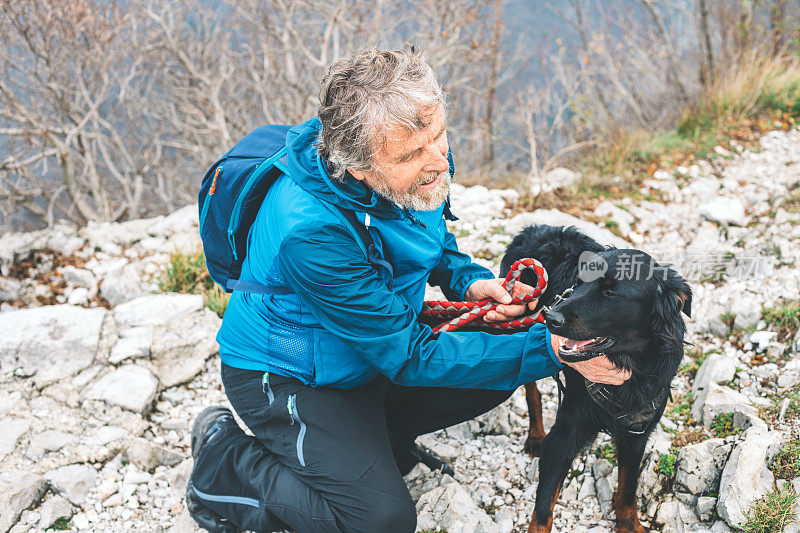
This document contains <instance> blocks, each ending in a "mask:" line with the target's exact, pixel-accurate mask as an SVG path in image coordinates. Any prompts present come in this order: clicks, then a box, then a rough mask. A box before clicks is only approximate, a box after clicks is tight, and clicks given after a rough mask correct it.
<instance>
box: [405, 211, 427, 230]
mask: <svg viewBox="0 0 800 533" xmlns="http://www.w3.org/2000/svg"><path fill="white" fill-rule="evenodd" d="M403 212H404V213H405V214H406V215H407V216H408V218H410V219H411V222H413V223H414V224H417V225H418V226H422V229H428V226H426V225H425V223H424V222H422V221H421V220H420V219H418V218H417V217H415V216H414V215H412V214H411V211H409V210H408V209H406V208H403Z"/></svg>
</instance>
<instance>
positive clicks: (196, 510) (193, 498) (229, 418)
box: [186, 406, 240, 533]
mask: <svg viewBox="0 0 800 533" xmlns="http://www.w3.org/2000/svg"><path fill="white" fill-rule="evenodd" d="M225 427H236V428H237V429H238V428H239V425H238V424H237V423H236V420H234V419H233V413H232V412H231V410H230V409H226V408H225V407H219V406H216V407H206V408H205V409H203V412H201V413H200V414H199V415H197V418H196V419H195V421H194V425H193V426H192V458H194V459H195V460H196V459H197V456H198V454H199V453H200V450H201V449H202V448H203V446H205V445H206V444H207V443H208V441H209V440H211V439H212V438H213V437H214V435H216V434H217V433H218V432H219V431H221V430H222V429H224V428H225ZM186 510H187V511H189V516H191V517H192V519H194V521H195V522H197V525H198V526H200V527H202V528H204V529H206V530H208V531H209V533H239V532H240V529H239V528H238V527H236V525H234V524H233V523H231V522H230V521H229V520H227V519H225V518H223V517H221V516H220V515H218V514H217V513H215V512H214V511H212V510H211V509H209V508H208V507H206V506H205V505H203V500H202V499H201V498H200V496H198V494H197V492H196V491H195V489H194V484H193V483H192V481H191V479H190V480H189V482H188V483H187V484H186Z"/></svg>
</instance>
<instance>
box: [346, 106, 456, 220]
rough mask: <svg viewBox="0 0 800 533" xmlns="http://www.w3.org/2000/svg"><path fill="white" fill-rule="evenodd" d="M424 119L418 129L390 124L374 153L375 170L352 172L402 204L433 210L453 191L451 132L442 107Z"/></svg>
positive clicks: (390, 198) (413, 207) (407, 206)
mask: <svg viewBox="0 0 800 533" xmlns="http://www.w3.org/2000/svg"><path fill="white" fill-rule="evenodd" d="M423 121H424V123H425V124H426V125H425V127H423V128H422V129H421V130H419V131H415V132H409V131H408V130H407V129H405V128H404V127H402V126H396V125H389V126H387V127H386V128H385V130H384V137H383V144H382V145H381V147H380V148H379V149H378V151H377V152H376V153H375V155H374V156H373V157H374V158H375V170H374V171H372V172H360V171H352V170H351V171H350V172H351V174H353V176H354V177H355V178H356V179H358V180H363V181H365V182H366V184H367V185H369V186H370V187H372V189H373V190H374V191H375V192H377V193H378V194H380V195H381V196H384V197H386V198H388V199H389V200H391V201H393V202H394V203H396V204H398V205H400V206H401V207H405V208H407V209H415V210H418V211H432V210H434V209H436V208H437V207H439V206H440V205H442V202H444V200H445V198H447V193H448V192H449V190H450V172H449V171H448V170H449V168H450V165H449V163H448V161H447V133H446V132H445V118H444V112H443V110H442V108H441V106H440V107H436V108H434V109H430V110H428V111H427V112H426V113H423Z"/></svg>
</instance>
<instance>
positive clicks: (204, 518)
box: [186, 481, 241, 533]
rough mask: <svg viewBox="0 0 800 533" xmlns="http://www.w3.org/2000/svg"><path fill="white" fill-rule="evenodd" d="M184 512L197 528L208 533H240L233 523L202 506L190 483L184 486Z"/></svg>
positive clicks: (201, 501)
mask: <svg viewBox="0 0 800 533" xmlns="http://www.w3.org/2000/svg"><path fill="white" fill-rule="evenodd" d="M186 510H187V511H189V516H191V517H192V519H193V520H194V521H195V522H196V523H197V525H198V526H200V527H202V528H203V529H205V530H207V531H208V533H240V532H241V530H240V529H239V528H238V527H236V526H235V525H234V524H233V523H231V522H230V521H228V520H227V519H225V518H222V517H221V516H220V515H218V514H217V513H215V512H214V511H212V510H211V509H209V508H208V507H206V506H205V505H203V500H201V499H200V497H199V496H198V495H197V493H196V492H195V491H194V485H193V484H192V482H191V481H189V483H187V484H186Z"/></svg>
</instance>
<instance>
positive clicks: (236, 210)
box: [228, 146, 286, 261]
mask: <svg viewBox="0 0 800 533" xmlns="http://www.w3.org/2000/svg"><path fill="white" fill-rule="evenodd" d="M284 155H286V147H285V146H284V147H283V148H281V149H280V150H278V151H277V152H276V153H275V155H273V156H272V157H270V158H269V159H266V160H264V161H262V162H261V163H260V164H259V165H258V166H257V167H256V168H255V170H253V172H252V173H251V174H250V177H249V178H247V182H245V184H244V187H242V190H241V191H239V196H237V197H236V202H235V203H234V204H233V209H232V210H231V221H230V224H228V242H229V243H230V245H231V251H233V259H234V260H237V261H238V260H239V256H238V254H237V253H236V239H235V237H234V236H235V235H236V230H237V229H239V219H240V218H241V216H242V203H244V199H245V197H247V193H248V192H250V189H252V188H253V184H254V183H255V182H256V180H257V179H258V178H259V177H261V174H263V173H264V171H265V170H267V169H268V168H269V167H270V166H272V165H273V164H274V163H275V161H277V160H278V159H280V158H281V157H283V156H284Z"/></svg>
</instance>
